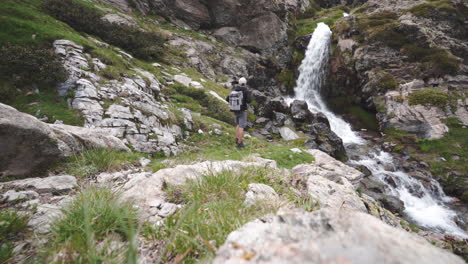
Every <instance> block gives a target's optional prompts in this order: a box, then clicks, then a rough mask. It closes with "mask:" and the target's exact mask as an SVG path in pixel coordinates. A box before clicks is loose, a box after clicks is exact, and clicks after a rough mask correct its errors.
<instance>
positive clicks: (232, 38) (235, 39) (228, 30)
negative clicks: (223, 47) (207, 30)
mask: <svg viewBox="0 0 468 264" xmlns="http://www.w3.org/2000/svg"><path fill="white" fill-rule="evenodd" d="M213 35H214V36H215V38H217V39H219V40H221V41H223V42H226V43H228V44H231V45H234V46H237V45H239V44H240V39H241V34H240V32H239V29H237V28H235V27H222V28H219V29H217V30H216V31H215V32H214V33H213Z"/></svg>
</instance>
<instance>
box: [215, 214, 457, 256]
mask: <svg viewBox="0 0 468 264" xmlns="http://www.w3.org/2000/svg"><path fill="white" fill-rule="evenodd" d="M246 256H248V258H247V257H246ZM213 263H214V264H221V263H223V264H233V263H236V264H242V263H263V264H265V263H271V264H273V263H275V264H276V263H278V264H279V263H317V264H319V263H362V264H366V263H368V264H374V263H389V264H397V263H398V264H399V263H408V264H409V263H434V264H445V263H453V264H462V263H464V261H463V260H462V259H461V258H460V257H458V256H456V255H453V254H452V253H450V252H448V251H445V250H443V249H440V248H437V247H435V246H433V245H431V244H430V243H428V242H427V241H425V240H424V239H423V238H421V237H418V236H416V235H413V234H411V233H408V232H406V231H403V230H400V229H396V228H394V227H391V226H389V225H386V224H385V223H383V222H382V221H380V220H379V219H377V218H375V217H373V216H370V215H368V214H364V213H360V212H355V211H349V210H323V209H322V210H319V211H316V212H313V213H305V212H286V213H284V214H282V215H277V216H273V215H269V216H266V217H264V218H262V219H258V220H254V221H252V222H249V223H247V224H246V225H244V226H243V227H241V228H240V229H238V230H236V231H234V232H232V233H231V234H229V236H228V238H227V239H226V242H225V243H224V245H223V246H221V247H220V248H219V250H218V251H217V253H216V258H215V260H214V261H213Z"/></svg>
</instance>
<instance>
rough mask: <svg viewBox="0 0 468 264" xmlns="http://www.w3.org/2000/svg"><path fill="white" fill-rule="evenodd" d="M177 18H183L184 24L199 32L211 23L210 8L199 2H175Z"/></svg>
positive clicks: (183, 0)
mask: <svg viewBox="0 0 468 264" xmlns="http://www.w3.org/2000/svg"><path fill="white" fill-rule="evenodd" d="M173 7H174V9H173V10H174V12H175V15H176V17H178V18H183V20H184V22H185V23H187V24H188V25H189V26H190V27H192V28H193V29H195V30H197V29H199V28H200V27H202V26H206V25H209V24H210V22H211V19H210V13H209V10H208V8H206V6H205V5H204V4H203V1H199V0H175V1H174V2H173Z"/></svg>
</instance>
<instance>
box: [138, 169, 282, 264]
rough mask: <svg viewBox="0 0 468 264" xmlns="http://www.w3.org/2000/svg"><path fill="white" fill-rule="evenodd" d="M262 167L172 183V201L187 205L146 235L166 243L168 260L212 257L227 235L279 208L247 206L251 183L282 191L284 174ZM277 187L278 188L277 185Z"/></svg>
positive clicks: (195, 259)
mask: <svg viewBox="0 0 468 264" xmlns="http://www.w3.org/2000/svg"><path fill="white" fill-rule="evenodd" d="M275 173H276V172H273V171H271V170H268V169H262V168H247V169H245V170H243V171H241V172H232V171H224V172H221V173H220V174H217V175H213V174H209V175H206V176H205V177H203V178H201V179H200V180H188V181H187V182H186V184H185V185H183V186H177V187H175V186H169V187H168V189H167V190H166V191H167V194H168V199H169V201H172V202H176V203H184V204H185V205H184V207H183V208H182V209H181V210H180V211H179V212H178V213H177V214H176V215H174V216H171V217H169V218H168V219H167V220H166V221H165V224H164V225H163V226H161V227H155V229H153V230H151V229H149V230H147V232H146V234H147V236H149V237H151V238H154V239H158V240H164V241H166V242H167V248H166V252H165V259H166V260H171V259H173V258H174V257H175V256H177V255H184V256H185V258H184V263H197V259H202V260H204V259H205V260H206V258H208V259H209V258H212V257H213V256H214V253H215V251H216V249H217V247H219V246H221V245H222V244H223V243H224V241H225V239H226V237H227V235H228V234H229V233H230V232H232V231H234V230H236V229H237V228H239V227H240V226H242V225H243V224H245V223H246V222H248V221H250V220H253V219H255V218H257V217H259V216H262V215H265V214H267V213H270V212H274V211H276V209H277V208H278V206H279V204H275V203H271V202H268V201H265V202H259V203H258V204H256V205H253V206H245V205H244V200H245V192H246V191H247V188H248V184H250V183H264V184H269V185H270V186H273V188H274V189H276V191H277V192H279V193H281V192H282V190H283V189H285V187H283V186H281V181H282V177H281V175H278V174H277V173H276V174H275ZM275 187H276V188H275Z"/></svg>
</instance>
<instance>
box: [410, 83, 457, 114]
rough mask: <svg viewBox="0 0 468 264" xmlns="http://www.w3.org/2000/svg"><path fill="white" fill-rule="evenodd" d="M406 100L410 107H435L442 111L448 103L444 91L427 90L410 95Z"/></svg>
mask: <svg viewBox="0 0 468 264" xmlns="http://www.w3.org/2000/svg"><path fill="white" fill-rule="evenodd" d="M408 100H409V104H410V105H425V106H436V107H439V108H442V109H443V108H444V107H445V106H446V105H447V103H448V102H449V96H448V94H447V93H446V92H445V91H441V90H439V89H435V88H427V89H424V90H419V91H415V92H413V93H411V94H410V95H409V96H408Z"/></svg>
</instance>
